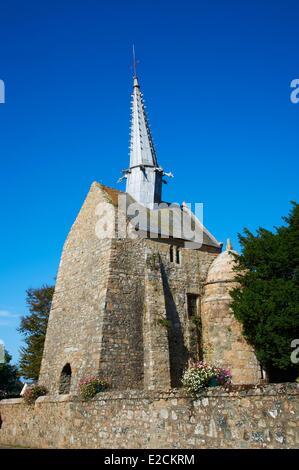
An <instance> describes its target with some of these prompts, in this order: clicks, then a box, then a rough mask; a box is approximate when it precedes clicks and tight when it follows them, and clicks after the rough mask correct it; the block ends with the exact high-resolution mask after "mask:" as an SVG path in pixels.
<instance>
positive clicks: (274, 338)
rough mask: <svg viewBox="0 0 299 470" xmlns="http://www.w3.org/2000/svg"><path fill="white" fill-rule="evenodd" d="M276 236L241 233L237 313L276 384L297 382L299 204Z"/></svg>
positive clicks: (235, 296) (234, 295) (262, 232)
mask: <svg viewBox="0 0 299 470" xmlns="http://www.w3.org/2000/svg"><path fill="white" fill-rule="evenodd" d="M292 204H293V207H292V209H291V211H290V214H289V216H288V217H283V220H284V221H285V223H286V224H285V225H284V226H281V227H278V228H277V227H276V228H275V231H274V232H271V231H268V230H266V229H264V228H259V229H258V230H257V234H256V235H254V234H252V233H251V232H250V231H249V230H248V229H245V230H244V235H240V234H239V241H240V244H241V246H242V254H241V255H237V260H238V264H239V266H238V267H237V268H236V270H237V280H238V281H239V283H240V287H237V288H235V289H233V290H232V292H231V294H232V298H233V302H232V309H233V311H234V314H235V316H236V318H237V319H238V320H239V321H240V322H241V323H242V324H243V331H244V335H245V337H246V338H247V339H248V341H249V342H250V343H251V344H252V345H253V346H254V348H255V351H256V355H257V358H258V360H259V361H260V363H261V365H262V366H263V368H264V369H265V370H266V371H267V372H268V375H269V378H270V380H271V381H274V382H280V381H287V380H295V378H296V377H297V376H298V366H299V365H298V364H293V363H292V362H291V353H292V348H291V342H292V340H294V339H297V338H299V205H298V204H297V203H295V202H293V203H292Z"/></svg>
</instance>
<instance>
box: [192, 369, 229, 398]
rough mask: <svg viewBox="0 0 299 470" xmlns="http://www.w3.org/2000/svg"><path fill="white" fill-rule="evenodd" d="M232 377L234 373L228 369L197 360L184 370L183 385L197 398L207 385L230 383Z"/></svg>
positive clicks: (225, 384)
mask: <svg viewBox="0 0 299 470" xmlns="http://www.w3.org/2000/svg"><path fill="white" fill-rule="evenodd" d="M231 378H232V375H231V372H230V370H228V369H222V368H221V367H217V366H214V365H210V364H207V363H205V362H196V363H195V364H193V365H192V366H190V367H189V368H188V369H187V370H186V371H185V372H184V376H183V385H184V387H185V388H186V390H187V391H188V392H189V393H190V394H191V395H192V396H193V397H195V398H196V397H197V396H199V395H200V394H201V393H202V392H203V390H204V389H205V388H207V387H213V386H219V385H222V386H228V385H230V384H231Z"/></svg>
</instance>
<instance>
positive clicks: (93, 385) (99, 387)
mask: <svg viewBox="0 0 299 470" xmlns="http://www.w3.org/2000/svg"><path fill="white" fill-rule="evenodd" d="M107 388H108V383H107V382H106V381H105V380H101V379H99V378H98V377H94V376H91V377H87V378H86V379H83V380H81V381H80V383H79V393H80V397H81V398H83V400H90V399H91V398H93V397H94V396H95V395H96V394H97V393H100V392H104V391H105V390H106V389H107Z"/></svg>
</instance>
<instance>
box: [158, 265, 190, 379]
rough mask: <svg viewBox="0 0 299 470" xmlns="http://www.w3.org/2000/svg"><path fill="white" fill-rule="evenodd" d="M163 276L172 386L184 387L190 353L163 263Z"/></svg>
mask: <svg viewBox="0 0 299 470" xmlns="http://www.w3.org/2000/svg"><path fill="white" fill-rule="evenodd" d="M161 274H162V282H163V291H164V297H165V306H166V318H167V320H168V321H169V323H170V326H169V328H168V329H167V334H168V345H169V363H170V379H171V386H172V387H180V386H181V385H182V376H183V372H184V369H185V368H186V366H187V364H188V358H189V352H188V349H187V348H186V346H185V342H184V335H183V329H182V324H181V320H180V316H179V314H178V311H177V307H176V304H175V301H174V298H173V295H172V292H171V289H170V287H169V283H168V278H167V274H166V272H165V268H164V266H163V263H161Z"/></svg>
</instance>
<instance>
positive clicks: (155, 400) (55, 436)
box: [0, 384, 299, 449]
mask: <svg viewBox="0 0 299 470" xmlns="http://www.w3.org/2000/svg"><path fill="white" fill-rule="evenodd" d="M0 415H1V419H0V423H1V428H0V444H2V445H8V446H24V447H33V448H106V449H107V448H171V449H175V448H191V449H192V448H298V447H299V384H271V385H262V386H261V385H258V386H254V387H251V388H250V387H243V389H242V388H239V389H232V390H231V391H228V390H224V389H222V388H220V387H215V388H211V389H208V390H207V391H206V392H205V393H204V395H203V396H202V397H201V398H200V399H198V400H196V401H194V400H192V399H191V398H190V397H187V396H186V395H185V394H184V392H183V390H178V389H177V390H176V389H172V390H168V391H161V392H157V391H144V390H143V391H141V390H135V391H124V392H116V391H111V392H106V393H101V394H98V395H97V396H96V397H95V398H94V399H93V400H91V401H85V402H84V401H82V400H79V399H78V398H77V397H74V396H73V397H72V396H71V395H61V396H56V397H55V396H52V397H51V396H47V397H40V398H39V399H38V400H37V401H36V403H35V405H32V406H29V405H25V404H24V402H23V399H13V400H2V401H1V402H0Z"/></svg>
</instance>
